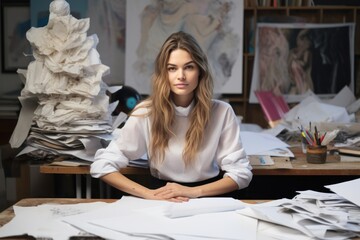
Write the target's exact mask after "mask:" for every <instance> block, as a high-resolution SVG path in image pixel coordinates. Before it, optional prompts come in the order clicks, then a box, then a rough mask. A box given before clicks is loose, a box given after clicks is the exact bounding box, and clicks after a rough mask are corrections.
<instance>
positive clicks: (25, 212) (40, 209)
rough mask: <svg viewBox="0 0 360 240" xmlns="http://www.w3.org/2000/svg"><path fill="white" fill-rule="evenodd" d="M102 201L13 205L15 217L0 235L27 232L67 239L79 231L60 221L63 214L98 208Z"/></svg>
mask: <svg viewBox="0 0 360 240" xmlns="http://www.w3.org/2000/svg"><path fill="white" fill-rule="evenodd" d="M106 205H107V203H104V202H94V203H79V204H61V205H60V204H43V205H39V206H35V207H19V206H14V212H15V217H14V218H13V219H12V220H11V221H10V222H9V223H7V224H5V225H4V226H3V227H1V228H0V237H9V236H17V235H23V234H28V235H31V236H34V237H36V238H41V237H44V238H52V239H54V240H64V239H68V238H69V237H70V236H77V235H80V234H81V231H80V230H79V229H77V228H74V227H72V226H70V225H69V224H67V223H65V222H62V221H61V218H62V217H64V216H70V215H76V214H80V213H83V212H89V211H91V210H94V209H100V208H102V207H104V206H106Z"/></svg>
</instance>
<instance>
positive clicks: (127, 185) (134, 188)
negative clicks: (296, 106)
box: [101, 172, 151, 199]
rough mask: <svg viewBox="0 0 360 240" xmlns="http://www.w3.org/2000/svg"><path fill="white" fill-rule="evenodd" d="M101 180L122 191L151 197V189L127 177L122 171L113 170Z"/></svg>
mask: <svg viewBox="0 0 360 240" xmlns="http://www.w3.org/2000/svg"><path fill="white" fill-rule="evenodd" d="M101 180H103V181H104V182H106V183H107V184H109V185H111V186H113V187H114V188H116V189H119V190H120V191H123V192H126V193H128V194H130V195H133V196H137V197H141V198H147V199H148V198H151V196H150V195H151V193H150V192H151V191H150V189H148V188H146V187H144V186H142V185H140V184H138V183H136V182H134V181H132V180H130V179H129V178H127V177H125V176H124V175H123V174H121V173H120V172H113V173H109V174H107V175H104V176H102V177H101Z"/></svg>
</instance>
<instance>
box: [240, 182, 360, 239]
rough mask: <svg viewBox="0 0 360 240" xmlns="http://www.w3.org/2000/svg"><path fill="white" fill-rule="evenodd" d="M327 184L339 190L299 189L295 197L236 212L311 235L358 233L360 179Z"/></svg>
mask: <svg viewBox="0 0 360 240" xmlns="http://www.w3.org/2000/svg"><path fill="white" fill-rule="evenodd" d="M327 187H328V188H330V189H331V190H332V191H333V192H337V194H335V193H322V192H315V191H310V190H308V191H300V192H299V193H300V194H299V195H297V196H295V198H294V199H280V200H276V201H272V202H269V203H264V204H256V205H249V206H248V207H247V208H244V209H241V210H238V211H237V212H238V213H240V214H242V215H244V216H248V217H252V218H255V219H258V220H263V221H266V222H270V223H273V224H278V225H281V226H284V227H287V228H290V229H294V230H297V231H299V232H301V233H303V234H305V235H307V236H309V237H311V238H316V239H337V240H339V239H349V238H353V237H359V236H360V199H359V196H358V194H357V193H354V189H359V187H360V179H357V180H352V181H349V182H345V183H340V184H335V185H330V186H327ZM285 232H286V231H284V233H285ZM284 233H283V235H282V236H283V237H285V235H284ZM294 235H296V233H295V234H293V236H294ZM298 235H299V234H298ZM285 239H291V238H290V236H288V238H286V237H285Z"/></svg>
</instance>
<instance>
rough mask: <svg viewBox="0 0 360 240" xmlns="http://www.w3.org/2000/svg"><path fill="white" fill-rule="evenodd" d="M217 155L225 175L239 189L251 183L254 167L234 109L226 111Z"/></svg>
mask: <svg viewBox="0 0 360 240" xmlns="http://www.w3.org/2000/svg"><path fill="white" fill-rule="evenodd" d="M217 155H218V164H219V165H220V167H221V170H223V171H224V172H225V174H224V176H228V177H230V178H232V179H233V180H234V181H235V182H236V183H237V184H238V186H239V189H242V188H245V187H247V186H248V185H249V184H250V181H251V179H252V176H253V174H252V172H251V170H252V167H251V165H250V162H249V159H248V157H247V155H246V153H245V150H244V148H243V145H242V142H241V138H240V126H239V124H238V122H237V120H236V115H235V113H234V112H233V111H232V110H228V111H227V113H226V119H225V122H224V126H223V130H222V133H221V138H220V142H219V146H218V152H217Z"/></svg>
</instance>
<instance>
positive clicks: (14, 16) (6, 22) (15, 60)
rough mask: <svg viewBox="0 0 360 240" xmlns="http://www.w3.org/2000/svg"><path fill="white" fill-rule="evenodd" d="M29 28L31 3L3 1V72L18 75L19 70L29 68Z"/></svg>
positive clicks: (26, 0)
mask: <svg viewBox="0 0 360 240" xmlns="http://www.w3.org/2000/svg"><path fill="white" fill-rule="evenodd" d="M29 28H30V7H29V1H28V0H18V1H13V0H1V36H2V39H1V43H2V44H1V52H2V59H1V60H2V61H1V62H2V72H4V73H16V70H17V69H18V68H27V66H28V64H29V63H30V61H31V59H32V58H31V48H30V44H29V42H28V41H27V39H26V32H27V30H29Z"/></svg>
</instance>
